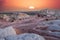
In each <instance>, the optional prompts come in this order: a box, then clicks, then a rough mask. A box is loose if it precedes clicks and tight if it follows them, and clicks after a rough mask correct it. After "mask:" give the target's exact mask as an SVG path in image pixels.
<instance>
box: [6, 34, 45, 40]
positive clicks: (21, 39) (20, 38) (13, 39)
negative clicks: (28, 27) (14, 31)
mask: <svg viewBox="0 0 60 40" xmlns="http://www.w3.org/2000/svg"><path fill="white" fill-rule="evenodd" d="M6 40H45V39H44V37H42V36H39V35H37V34H33V33H24V34H21V35H17V36H9V37H7V38H6Z"/></svg>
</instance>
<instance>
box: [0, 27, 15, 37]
mask: <svg viewBox="0 0 60 40" xmlns="http://www.w3.org/2000/svg"><path fill="white" fill-rule="evenodd" d="M10 35H16V32H15V30H14V28H13V27H6V28H4V29H0V37H7V36H10Z"/></svg>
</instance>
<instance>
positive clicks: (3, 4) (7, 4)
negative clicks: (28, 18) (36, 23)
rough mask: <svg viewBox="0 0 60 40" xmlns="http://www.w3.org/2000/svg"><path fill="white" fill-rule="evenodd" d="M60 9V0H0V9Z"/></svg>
mask: <svg viewBox="0 0 60 40" xmlns="http://www.w3.org/2000/svg"><path fill="white" fill-rule="evenodd" d="M43 8H52V9H60V0H0V11H5V10H7V11H9V10H22V9H23V10H32V9H34V10H36V9H38V10H39V9H43Z"/></svg>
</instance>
